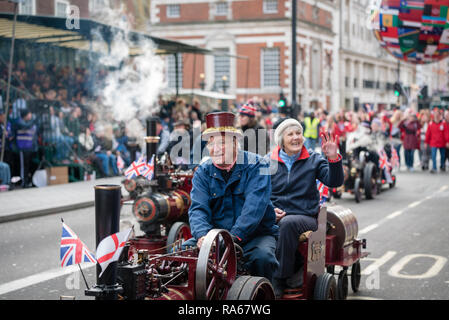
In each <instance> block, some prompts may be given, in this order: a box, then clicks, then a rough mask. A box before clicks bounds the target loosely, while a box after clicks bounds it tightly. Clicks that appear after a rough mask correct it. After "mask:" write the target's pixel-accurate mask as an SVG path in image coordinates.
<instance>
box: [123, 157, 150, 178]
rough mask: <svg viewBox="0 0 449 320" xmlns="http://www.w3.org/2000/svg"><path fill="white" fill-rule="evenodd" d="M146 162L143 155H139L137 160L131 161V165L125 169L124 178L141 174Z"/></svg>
mask: <svg viewBox="0 0 449 320" xmlns="http://www.w3.org/2000/svg"><path fill="white" fill-rule="evenodd" d="M145 167H146V163H145V161H144V159H143V157H140V158H139V159H138V160H136V161H134V162H133V163H131V165H130V166H129V167H128V169H126V171H125V176H126V178H127V179H128V180H129V179H132V178H134V177H137V176H140V175H141V174H142V171H143V170H144V169H145Z"/></svg>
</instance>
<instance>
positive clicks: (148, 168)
mask: <svg viewBox="0 0 449 320" xmlns="http://www.w3.org/2000/svg"><path fill="white" fill-rule="evenodd" d="M142 172H143V173H142V175H143V176H144V177H145V178H147V179H148V180H151V179H153V176H154V154H153V156H152V157H151V160H150V162H148V164H147V165H145V169H144V170H143V171H142Z"/></svg>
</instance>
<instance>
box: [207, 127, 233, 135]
mask: <svg viewBox="0 0 449 320" xmlns="http://www.w3.org/2000/svg"><path fill="white" fill-rule="evenodd" d="M218 132H232V133H238V134H240V133H241V132H240V130H239V129H237V128H234V127H214V128H207V129H206V130H204V132H203V135H205V134H210V133H218Z"/></svg>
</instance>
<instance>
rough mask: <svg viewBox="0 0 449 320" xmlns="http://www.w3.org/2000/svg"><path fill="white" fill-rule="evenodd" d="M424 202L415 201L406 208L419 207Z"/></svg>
mask: <svg viewBox="0 0 449 320" xmlns="http://www.w3.org/2000/svg"><path fill="white" fill-rule="evenodd" d="M429 199H430V198H429ZM423 201H424V200H420V201H415V202H413V203H410V204H409V205H408V206H407V208H410V209H411V208H414V207H416V206H419V205H420V204H421V203H422V202H423Z"/></svg>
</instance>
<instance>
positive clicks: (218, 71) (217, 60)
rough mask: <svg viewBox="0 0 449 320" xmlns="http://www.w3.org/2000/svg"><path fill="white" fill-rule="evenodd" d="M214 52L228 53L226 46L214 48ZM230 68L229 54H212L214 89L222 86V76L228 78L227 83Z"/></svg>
mask: <svg viewBox="0 0 449 320" xmlns="http://www.w3.org/2000/svg"><path fill="white" fill-rule="evenodd" d="M214 51H215V52H217V53H219V54H229V49H228V48H221V49H214ZM230 69H231V60H230V58H229V56H214V84H215V88H216V89H220V88H222V87H223V80H222V78H223V76H226V77H227V78H228V83H227V84H226V85H228V84H229V73H230Z"/></svg>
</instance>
